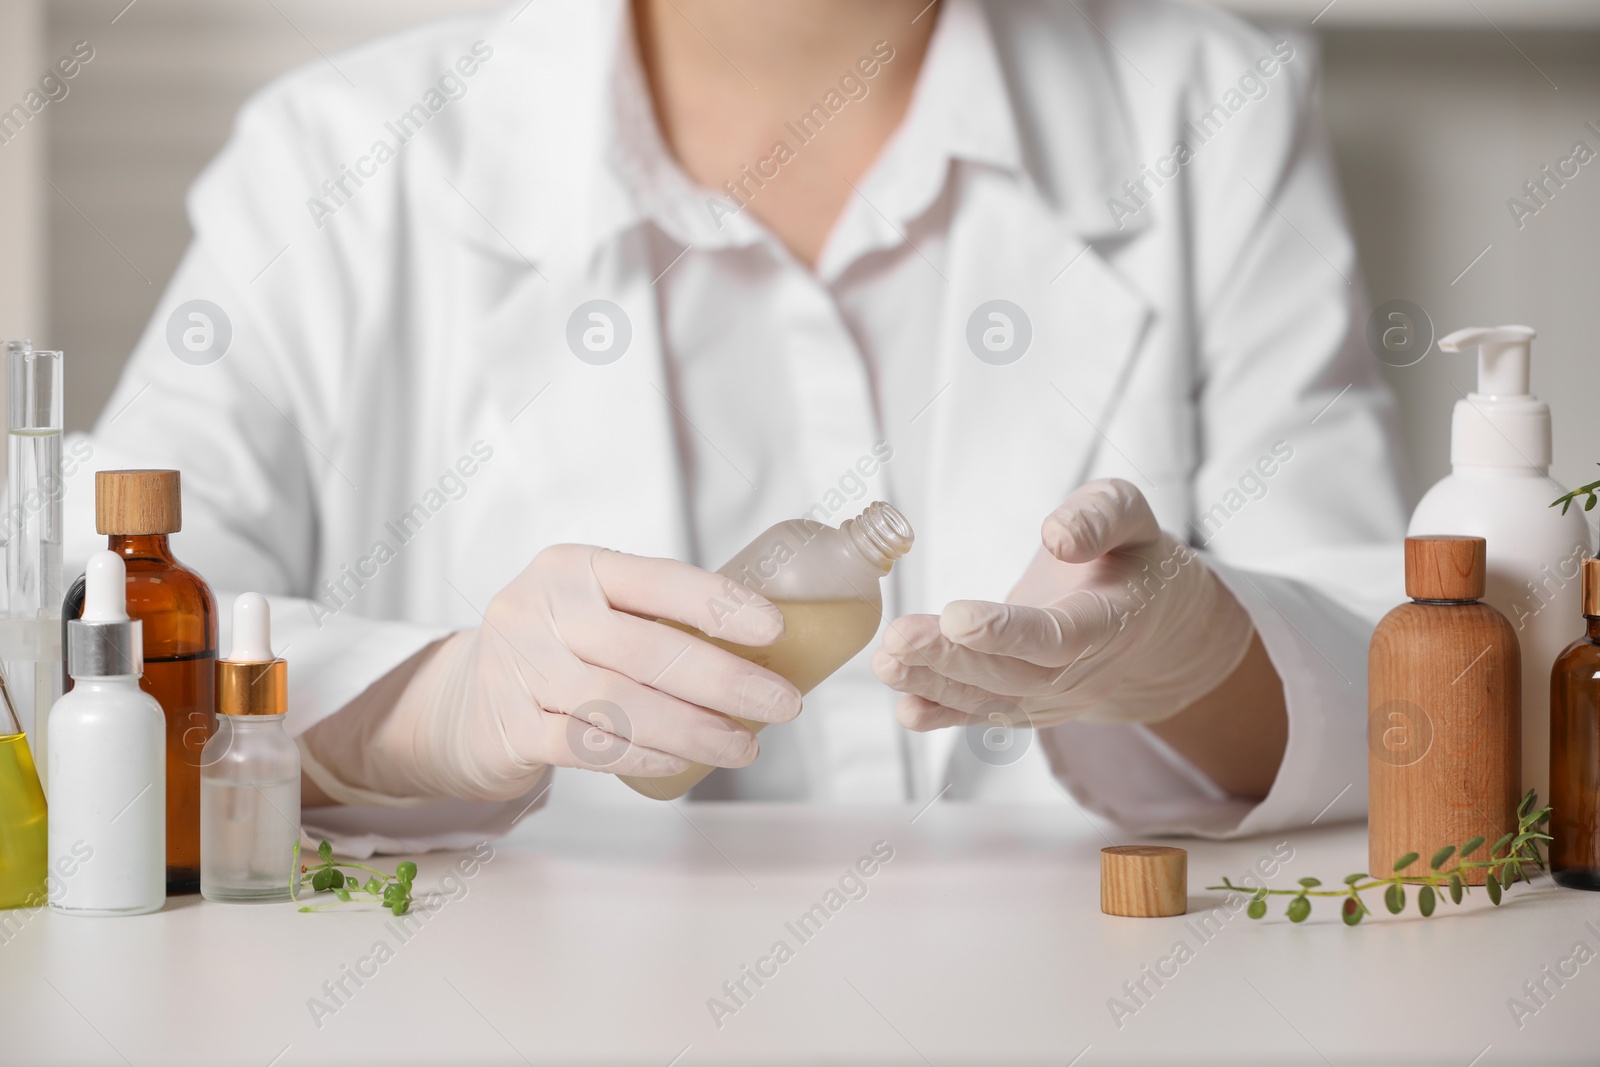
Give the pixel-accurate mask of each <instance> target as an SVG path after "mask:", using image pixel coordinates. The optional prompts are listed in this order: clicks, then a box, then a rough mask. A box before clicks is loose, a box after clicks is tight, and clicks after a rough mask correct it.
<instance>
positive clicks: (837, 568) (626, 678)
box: [301, 502, 913, 804]
mask: <svg viewBox="0 0 1600 1067" xmlns="http://www.w3.org/2000/svg"><path fill="white" fill-rule="evenodd" d="M912 538H913V534H912V531H911V526H910V524H909V523H908V522H907V521H906V519H905V516H903V515H901V514H900V512H898V511H896V510H895V509H894V508H893V507H891V506H890V505H888V504H885V503H882V502H878V503H874V504H872V505H871V506H870V507H868V508H867V509H866V510H865V511H864V512H862V513H861V514H860V515H858V516H856V517H855V518H853V519H849V520H846V521H845V522H844V523H843V524H842V525H841V526H840V527H838V528H835V527H832V526H828V525H826V524H824V523H821V522H817V521H815V520H812V519H794V520H790V521H788V522H780V523H778V524H776V525H774V526H772V527H770V528H769V529H767V530H766V531H764V532H763V533H761V534H760V535H759V536H757V537H756V539H755V540H754V541H752V542H751V543H750V544H749V545H748V546H746V548H745V549H744V550H743V551H741V552H739V553H738V554H737V555H735V556H734V558H733V559H732V560H730V561H729V562H728V563H727V564H726V565H724V567H723V568H722V569H721V571H720V572H718V573H717V574H711V573H708V572H707V571H704V570H701V569H700V568H698V567H694V566H691V565H690V564H687V563H679V562H676V561H674V560H669V559H651V558H646V557H642V556H630V555H625V554H623V553H620V552H612V551H608V550H606V549H601V548H595V547H593V546H590V545H556V546H554V547H552V548H548V549H546V550H545V551H543V552H541V553H540V554H539V555H538V557H537V558H535V560H534V561H533V564H532V565H531V566H530V567H529V568H528V569H527V570H526V571H524V572H523V573H522V574H521V575H520V576H518V578H517V579H516V580H515V581H513V582H512V583H511V584H510V585H509V586H507V587H506V588H505V589H504V590H502V591H501V592H500V593H499V594H498V595H497V596H496V597H495V598H494V599H493V600H492V601H491V602H490V604H489V608H488V611H487V612H486V613H485V615H484V624H483V626H481V627H479V628H477V629H474V630H466V631H463V632H461V633H458V634H455V635H453V636H451V637H449V638H447V639H445V640H444V641H442V642H440V643H438V644H437V645H435V646H433V647H432V648H430V649H427V650H424V651H423V652H422V653H419V654H418V656H417V657H414V658H413V663H412V665H411V666H412V669H411V670H406V669H404V668H402V669H400V670H397V671H394V672H391V674H390V675H389V676H388V677H387V678H386V679H384V680H383V681H381V682H379V683H378V684H377V685H375V686H373V687H372V688H371V689H369V690H368V691H367V693H366V694H364V695H363V696H362V697H361V698H359V699H358V700H356V701H355V702H353V703H352V704H351V705H349V706H347V707H345V708H343V709H341V710H340V712H339V713H338V714H337V715H334V716H333V717H332V718H330V719H328V720H325V721H324V722H322V723H319V724H318V725H316V726H315V727H313V728H312V729H311V730H309V731H307V733H306V734H305V735H304V737H303V739H302V744H301V748H302V756H303V764H304V766H305V769H306V773H307V775H308V776H309V777H310V778H311V779H312V781H313V782H315V783H316V784H317V785H318V786H320V787H321V788H322V790H323V792H325V793H327V794H328V796H329V797H330V798H332V799H333V800H337V801H340V802H343V803H348V804H383V803H393V802H395V801H396V800H400V801H401V802H404V801H405V800H407V799H411V798H422V797H464V798H467V799H474V800H509V799H512V798H515V797H518V796H521V795H522V794H523V793H525V792H527V791H528V790H529V789H530V788H532V787H533V785H534V784H535V783H536V782H537V780H538V778H539V776H540V775H541V774H542V773H543V772H544V770H545V768H547V767H549V766H563V767H583V768H587V769H590V770H602V771H608V772H610V773H612V774H616V775H618V776H619V777H621V778H622V779H623V780H624V781H625V782H627V783H628V785H629V786H631V787H632V788H634V789H635V790H637V791H638V792H640V793H642V794H644V795H645V796H648V797H652V798H655V799H662V800H671V799H674V798H676V797H679V796H682V795H683V794H684V793H686V792H688V791H689V789H690V788H692V787H693V786H694V784H695V783H696V782H698V781H700V779H702V778H703V777H705V776H706V775H707V774H709V773H710V772H711V770H712V768H714V767H742V766H745V765H746V764H748V763H750V762H751V761H752V760H754V759H755V757H756V754H757V753H758V752H759V751H760V744H759V742H758V741H757V740H756V737H755V734H756V732H758V731H759V730H760V729H761V728H763V727H764V726H767V725H769V724H771V723H775V722H786V721H788V720H789V719H792V718H794V717H795V715H797V714H799V711H800V698H801V696H802V695H803V694H804V693H806V692H808V691H809V690H810V689H811V688H812V687H813V686H815V685H816V684H817V683H819V682H821V681H822V680H823V679H824V678H826V677H827V676H828V675H830V674H832V673H833V672H834V671H835V670H837V669H838V668H839V667H840V666H842V665H843V664H844V663H845V662H846V661H848V660H849V659H850V658H851V657H852V656H854V655H855V654H856V653H857V652H859V651H860V650H861V649H862V648H865V647H866V645H867V643H868V642H870V641H871V640H872V637H873V635H874V634H875V633H876V632H877V630H878V627H879V624H880V622H881V621H882V616H883V602H882V598H881V592H880V588H879V586H880V582H881V579H882V578H883V577H884V576H886V575H887V574H888V573H889V571H890V568H891V567H892V566H893V565H894V561H895V560H897V559H899V558H900V557H901V556H902V555H904V554H905V553H906V552H907V551H908V550H909V549H910V547H911V542H912ZM769 598H770V599H769ZM658 620H659V621H658ZM334 768H337V771H335V770H334Z"/></svg>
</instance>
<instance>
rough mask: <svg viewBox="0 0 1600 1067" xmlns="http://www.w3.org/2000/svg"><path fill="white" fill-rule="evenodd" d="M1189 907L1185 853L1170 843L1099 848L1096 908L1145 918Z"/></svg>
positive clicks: (1173, 913) (1172, 913)
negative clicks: (1098, 897)
mask: <svg viewBox="0 0 1600 1067" xmlns="http://www.w3.org/2000/svg"><path fill="white" fill-rule="evenodd" d="M1188 909H1189V853H1187V852H1185V851H1184V850H1183V849H1181V848H1173V847H1171V846H1170V845H1110V846H1108V847H1106V848H1103V849H1101V850H1100V910H1101V911H1103V912H1105V913H1106V914H1107V915H1128V916H1132V917H1134V918H1140V919H1148V918H1157V917H1160V916H1165V915H1182V914H1183V913H1184V912H1185V911H1187V910H1188Z"/></svg>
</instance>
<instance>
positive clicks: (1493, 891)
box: [1484, 871, 1500, 904]
mask: <svg viewBox="0 0 1600 1067" xmlns="http://www.w3.org/2000/svg"><path fill="white" fill-rule="evenodd" d="M1484 885H1485V886H1487V887H1488V889H1489V902H1490V903H1492V904H1498V903H1500V881H1499V879H1497V878H1495V876H1494V872H1493V871H1491V872H1489V880H1488V881H1487V882H1485V883H1484Z"/></svg>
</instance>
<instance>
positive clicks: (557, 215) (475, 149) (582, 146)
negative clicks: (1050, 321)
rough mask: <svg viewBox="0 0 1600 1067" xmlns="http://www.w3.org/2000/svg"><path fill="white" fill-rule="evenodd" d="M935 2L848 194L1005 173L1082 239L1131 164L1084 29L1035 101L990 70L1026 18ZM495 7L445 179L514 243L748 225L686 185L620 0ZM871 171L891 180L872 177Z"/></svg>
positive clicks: (905, 214) (924, 200)
mask: <svg viewBox="0 0 1600 1067" xmlns="http://www.w3.org/2000/svg"><path fill="white" fill-rule="evenodd" d="M941 7H942V8H943V10H942V11H939V12H938V17H939V24H938V25H937V26H936V27H935V29H934V33H933V37H932V39H931V40H930V42H929V48H928V54H927V55H926V57H925V58H924V61H923V63H924V65H923V69H922V71H921V72H920V74H919V78H918V82H917V86H916V88H915V90H914V91H913V97H912V102H911V105H910V107H909V109H908V111H907V114H906V117H905V119H904V120H903V121H902V123H901V126H900V129H899V130H898V131H897V132H896V134H895V135H894V137H893V138H891V140H890V142H889V144H888V145H886V147H885V150H884V152H883V154H882V155H881V156H880V158H879V160H878V163H877V164H875V165H874V167H873V171H872V172H870V173H869V174H868V175H867V176H866V178H865V179H864V181H865V184H863V185H862V191H863V192H864V194H865V195H867V196H870V197H873V200H874V203H873V207H875V208H877V209H878V210H881V211H883V212H885V213H887V214H889V215H890V216H891V217H893V216H898V217H899V218H901V219H904V218H909V217H911V216H912V215H914V214H916V213H917V212H918V211H919V210H921V209H925V208H926V206H927V205H928V204H930V203H932V201H933V200H934V199H935V198H936V197H937V196H938V194H939V192H940V191H941V190H942V188H943V186H944V184H945V182H946V181H947V180H948V171H949V163H950V162H952V161H963V162H967V163H972V164H977V165H980V166H985V167H989V168H993V169H995V170H997V171H1000V172H1004V173H1008V174H1012V175H1015V176H1016V177H1017V178H1018V180H1019V182H1020V183H1023V184H1026V185H1028V186H1030V187H1031V188H1032V189H1033V190H1034V191H1035V192H1036V193H1037V194H1038V196H1039V198H1040V199H1041V200H1043V201H1044V202H1046V203H1047V204H1049V205H1050V206H1051V207H1052V208H1053V209H1055V210H1056V211H1058V212H1060V213H1061V214H1063V215H1064V216H1066V217H1067V219H1068V221H1069V222H1071V221H1073V220H1076V222H1077V223H1078V224H1079V225H1078V227H1077V228H1078V229H1080V230H1081V231H1082V232H1083V235H1084V236H1085V238H1086V239H1092V237H1093V236H1095V233H1094V231H1096V230H1097V229H1099V228H1103V223H1104V218H1103V216H1104V203H1105V196H1107V195H1114V190H1115V188H1116V186H1115V183H1114V181H1113V180H1112V179H1113V178H1118V179H1119V180H1120V176H1125V175H1126V174H1128V173H1131V171H1130V170H1129V169H1128V167H1129V162H1128V161H1129V159H1131V152H1130V148H1129V140H1130V139H1129V133H1128V130H1127V128H1126V118H1125V114H1124V108H1123V103H1122V100H1121V94H1120V92H1119V90H1118V88H1117V84H1116V79H1115V77H1114V76H1113V75H1112V73H1111V71H1110V68H1109V65H1108V63H1107V62H1106V61H1105V57H1104V56H1103V55H1102V54H1101V53H1102V49H1101V47H1100V45H1099V42H1097V41H1093V40H1088V39H1086V38H1083V39H1079V38H1074V39H1073V40H1072V41H1070V42H1069V44H1070V47H1071V48H1072V50H1073V56H1072V61H1071V62H1070V63H1068V64H1067V69H1064V70H1061V71H1052V72H1051V76H1050V78H1049V81H1050V83H1051V93H1050V98H1049V99H1048V100H1041V99H1036V98H1035V97H1038V96H1039V94H1038V93H1029V92H1028V91H1027V90H1020V91H1019V90H1018V89H1017V82H1016V79H1015V78H1011V77H1008V75H1007V73H1006V71H1007V69H1008V61H1009V63H1010V66H1013V67H1014V66H1015V64H1016V62H1017V56H1016V53H1018V52H1019V51H1020V50H1022V48H1023V47H1024V45H1025V42H1023V41H1020V40H1018V39H1017V38H1018V35H1019V34H1025V33H1026V32H1028V26H1027V24H1026V20H1024V19H1012V18H1009V17H1003V14H1002V13H1001V12H998V11H996V10H992V9H991V8H990V7H989V6H988V5H985V4H984V3H982V0H943V2H942V3H941ZM929 14H930V16H931V15H932V14H933V12H930V13H929ZM501 19H502V20H503V21H501V23H500V25H501V27H502V29H503V30H504V31H505V32H504V35H503V36H502V37H501V38H500V40H501V41H503V43H504V47H505V50H506V52H507V53H508V55H507V59H506V61H505V62H503V63H502V62H500V61H498V60H497V61H496V63H495V76H496V77H497V78H499V79H501V80H500V81H499V84H498V85H497V86H496V87H495V89H494V90H493V91H492V94H491V93H485V96H488V97H490V98H489V99H485V100H483V101H482V102H481V107H480V108H479V109H477V110H476V111H475V112H474V114H473V115H471V116H469V119H470V121H472V122H473V123H474V124H475V125H476V126H478V129H477V130H476V132H475V134H474V135H473V136H469V137H465V138H464V139H463V142H462V153H461V154H462V163H461V167H462V178H463V181H464V183H465V184H464V185H463V187H462V188H461V189H460V190H459V191H461V192H462V194H463V195H464V196H466V195H470V196H471V201H470V202H472V203H473V206H474V208H475V209H477V210H478V212H479V214H482V215H484V216H485V217H487V218H492V219H494V220H495V221H496V224H497V228H498V227H500V226H503V228H504V232H503V233H502V235H501V236H504V237H505V238H506V240H507V241H508V242H510V243H511V244H512V245H513V246H514V247H516V248H517V249H518V255H521V254H522V253H521V248H522V247H523V244H522V243H523V242H527V243H528V245H529V246H531V249H537V250H538V251H537V252H535V254H536V255H541V256H542V255H543V254H544V253H545V252H547V251H548V252H551V253H558V254H559V253H578V254H580V255H583V254H588V253H592V252H593V251H595V250H596V249H597V248H599V247H600V246H602V245H604V244H605V243H607V242H609V241H611V240H614V239H615V238H617V237H618V236H620V235H621V234H623V233H625V232H627V231H628V230H631V229H633V228H634V227H636V226H638V225H640V224H641V223H644V222H646V221H654V222H656V223H658V224H659V225H661V226H662V228H663V229H664V230H666V231H667V232H668V233H669V234H670V235H672V236H674V237H675V238H677V239H679V240H680V241H681V242H682V243H684V244H695V245H697V246H705V245H717V244H720V245H728V244H745V243H752V242H754V241H756V240H759V239H760V238H761V235H762V233H763V230H762V228H761V227H759V226H758V225H756V224H755V222H754V220H753V219H751V218H750V217H749V216H748V214H747V213H735V214H724V213H723V211H714V210H713V207H712V205H713V203H715V204H719V205H720V206H721V208H722V209H730V208H731V206H732V205H731V202H730V201H729V200H728V199H727V198H726V196H725V195H723V194H721V193H718V192H713V191H711V190H706V189H704V188H701V187H699V186H697V185H696V184H695V183H694V182H693V181H691V180H690V179H689V178H688V176H687V175H686V174H685V173H684V171H683V169H682V168H681V167H680V166H679V165H678V163H677V161H676V160H675V159H674V158H673V157H672V154H671V153H670V151H668V149H667V147H666V145H665V143H664V142H663V140H662V137H661V132H660V127H659V125H658V124H657V122H656V118H655V110H654V106H653V104H652V102H651V100H650V96H649V91H648V87H647V85H646V84H645V78H644V74H643V69H642V65H641V63H640V60H639V56H638V51H637V46H636V43H635V37H634V30H633V23H632V15H631V6H630V4H629V3H628V2H627V0H586V2H584V3H581V4H574V5H534V6H532V7H531V8H530V7H528V6H527V5H526V4H525V3H523V2H522V0H518V3H517V4H515V5H514V6H512V7H510V8H507V9H506V10H505V12H504V13H503V14H502V15H501ZM997 27H1000V29H998V30H997ZM1081 36H1082V35H1080V37H1081ZM497 47H498V45H497ZM1045 124H1048V126H1049V129H1048V130H1046V129H1044V128H1042V127H1043V126H1044V125H1045ZM1036 127H1039V128H1036ZM1030 130H1031V131H1032V132H1031V134H1030V132H1029V131H1030ZM1033 142H1038V143H1033ZM1057 142H1061V143H1060V144H1057ZM1030 146H1031V147H1030ZM1052 146H1053V147H1052ZM1086 146H1093V147H1094V149H1095V150H1094V151H1090V152H1085V151H1084V148H1085V147H1086ZM879 174H884V175H890V176H893V178H894V181H893V182H890V181H889V178H887V177H885V178H883V181H884V182H885V183H886V184H885V185H884V186H879V185H878V182H879V177H878V175H879ZM891 184H892V185H893V186H894V187H895V188H893V189H890V188H889V185H891ZM469 191H470V194H469ZM880 196H881V197H883V198H884V199H883V200H879V197H880ZM885 201H887V202H885ZM719 220H720V222H721V226H718V225H717V222H718V221H719Z"/></svg>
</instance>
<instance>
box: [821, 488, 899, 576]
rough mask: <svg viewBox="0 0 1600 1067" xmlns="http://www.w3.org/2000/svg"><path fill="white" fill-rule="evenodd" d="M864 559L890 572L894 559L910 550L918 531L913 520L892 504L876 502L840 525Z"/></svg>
mask: <svg viewBox="0 0 1600 1067" xmlns="http://www.w3.org/2000/svg"><path fill="white" fill-rule="evenodd" d="M839 529H840V530H841V531H842V532H843V533H844V535H845V536H846V537H848V538H849V539H850V543H851V544H853V545H854V546H855V547H856V551H858V552H860V553H861V556H862V558H863V559H865V560H866V561H867V562H868V563H871V564H872V565H873V566H875V567H877V568H878V569H879V570H881V571H885V572H887V571H888V570H889V568H890V567H892V566H893V565H894V561H895V560H897V559H899V558H900V557H901V556H903V555H905V554H906V553H907V552H909V551H911V542H912V540H913V539H914V538H915V536H916V535H915V534H914V533H913V532H912V530H911V523H910V522H908V521H907V520H906V517H905V516H904V515H902V514H900V510H899V509H898V508H896V507H895V506H894V505H893V504H886V503H884V502H883V501H881V500H879V501H875V502H874V503H872V504H871V505H870V506H868V508H867V510H865V511H863V512H862V513H861V514H860V515H857V516H856V517H855V518H853V519H846V520H845V521H844V524H843V525H842V526H840V527H839Z"/></svg>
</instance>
